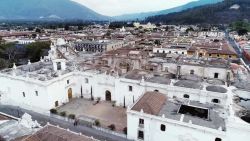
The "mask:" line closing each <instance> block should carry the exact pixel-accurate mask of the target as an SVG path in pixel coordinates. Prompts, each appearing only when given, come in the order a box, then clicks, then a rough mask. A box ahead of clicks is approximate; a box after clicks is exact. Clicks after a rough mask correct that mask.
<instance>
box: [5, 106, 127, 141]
mask: <svg viewBox="0 0 250 141" xmlns="http://www.w3.org/2000/svg"><path fill="white" fill-rule="evenodd" d="M0 112H3V113H6V114H9V115H12V116H14V117H20V116H22V115H23V114H24V113H28V114H30V115H31V116H32V119H33V120H37V121H38V123H40V124H41V125H46V124H47V122H49V123H50V124H53V125H59V126H60V127H62V128H65V129H70V130H71V131H74V132H76V133H80V132H81V133H82V134H84V135H87V136H90V137H94V138H95V139H99V140H102V141H129V140H127V139H125V138H122V137H119V136H115V135H112V134H108V133H105V132H102V131H99V130H96V129H93V128H91V127H87V126H83V125H78V126H74V125H73V123H71V122H66V121H64V120H60V119H57V118H53V117H50V116H46V115H42V114H39V113H36V112H33V111H29V110H25V109H21V108H19V107H15V106H6V105H0Z"/></svg>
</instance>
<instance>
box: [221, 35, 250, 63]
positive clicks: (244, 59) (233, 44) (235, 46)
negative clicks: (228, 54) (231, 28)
mask: <svg viewBox="0 0 250 141" xmlns="http://www.w3.org/2000/svg"><path fill="white" fill-rule="evenodd" d="M225 35H226V39H227V40H228V42H229V43H230V44H231V45H232V47H233V48H234V50H235V51H236V53H237V54H238V56H239V58H242V60H243V61H244V62H245V63H246V64H247V65H248V66H249V65H250V61H248V60H247V59H246V58H245V57H244V56H243V54H242V50H241V49H240V47H239V46H237V45H236V43H235V41H234V39H232V38H231V37H230V36H229V33H228V32H227V31H225Z"/></svg>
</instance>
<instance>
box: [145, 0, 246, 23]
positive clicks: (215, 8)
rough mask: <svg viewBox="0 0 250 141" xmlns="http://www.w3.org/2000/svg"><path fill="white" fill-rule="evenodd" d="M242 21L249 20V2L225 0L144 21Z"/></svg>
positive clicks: (244, 0)
mask: <svg viewBox="0 0 250 141" xmlns="http://www.w3.org/2000/svg"><path fill="white" fill-rule="evenodd" d="M242 19H250V0H225V1H223V2H220V3H217V4H212V5H206V6H200V7H195V8H192V9H188V10H184V11H182V12H177V13H171V14H167V15H158V16H153V17H149V18H147V19H146V21H149V22H163V23H167V24H202V23H206V24H208V23H210V24H229V23H231V22H234V21H237V20H242Z"/></svg>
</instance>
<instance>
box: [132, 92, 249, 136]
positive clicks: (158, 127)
mask: <svg viewBox="0 0 250 141" xmlns="http://www.w3.org/2000/svg"><path fill="white" fill-rule="evenodd" d="M227 106H228V107H227ZM227 106H226V107H221V106H219V105H216V104H208V103H203V104H201V103H200V102H196V101H192V100H190V99H189V98H182V99H179V98H171V97H169V96H167V94H166V95H165V94H161V93H158V92H147V93H145V94H144V95H143V96H142V97H141V98H140V99H139V100H138V101H137V102H136V103H135V104H133V105H132V106H131V107H130V108H128V110H127V117H128V119H127V122H128V123H127V125H128V139H131V140H136V141H142V140H144V141H165V140H166V139H168V140H171V141H235V140H241V141H248V140H249V137H250V134H249V133H250V130H249V129H250V125H249V124H248V123H246V122H243V121H242V120H241V119H239V118H238V117H234V113H233V112H232V111H231V109H230V108H231V107H230V106H229V105H228V104H227Z"/></svg>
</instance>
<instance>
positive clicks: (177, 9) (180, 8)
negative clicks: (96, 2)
mask: <svg viewBox="0 0 250 141" xmlns="http://www.w3.org/2000/svg"><path fill="white" fill-rule="evenodd" d="M222 1H223V0H198V1H193V2H189V3H187V4H184V5H181V6H177V7H174V8H169V9H165V10H160V11H152V12H142V13H132V14H123V15H119V16H114V17H113V19H114V20H118V21H122V20H137V19H138V20H144V19H145V18H147V17H150V16H155V15H163V14H168V13H172V12H180V11H183V10H186V9H189V8H193V7H197V6H201V5H207V4H213V3H218V2H222Z"/></svg>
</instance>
